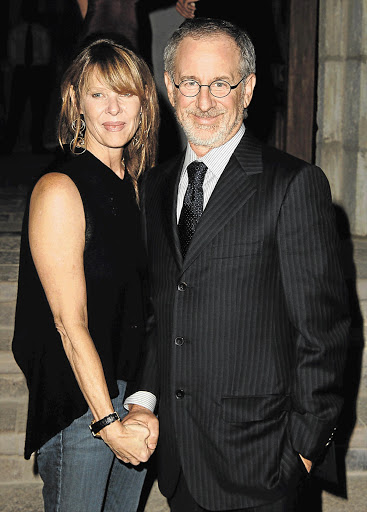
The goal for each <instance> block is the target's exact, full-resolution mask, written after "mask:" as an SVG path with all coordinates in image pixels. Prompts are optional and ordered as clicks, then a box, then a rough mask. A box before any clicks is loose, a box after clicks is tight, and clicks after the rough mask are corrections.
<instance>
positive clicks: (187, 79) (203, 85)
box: [172, 75, 250, 98]
mask: <svg viewBox="0 0 367 512" xmlns="http://www.w3.org/2000/svg"><path fill="white" fill-rule="evenodd" d="M245 78H246V75H245V76H243V77H242V78H241V80H240V81H239V82H238V83H237V84H236V85H231V84H230V83H229V82H227V80H220V79H217V80H213V81H212V82H211V83H210V84H209V85H208V84H199V82H198V81H197V80H194V79H190V78H185V80H181V82H180V83H179V84H178V85H177V84H176V82H175V81H174V79H173V78H172V82H173V85H174V86H175V87H176V88H177V89H178V90H179V91H180V93H181V94H182V96H185V98H195V97H196V96H197V95H198V94H199V93H200V91H201V88H202V87H208V88H209V92H210V94H211V95H212V96H214V98H226V97H227V96H228V95H229V94H230V93H231V91H232V90H233V89H236V87H238V86H239V85H240V83H241V82H242V81H243V80H244V79H245ZM249 79H250V77H249ZM184 82H195V83H197V84H198V86H199V90H198V92H197V93H196V94H194V95H193V96H187V95H186V94H184V93H183V92H182V91H181V89H180V85H181V84H183V83H184ZM215 82H225V83H226V84H228V85H229V91H228V93H227V94H226V95H225V96H216V95H215V94H213V93H212V91H211V89H210V87H211V86H212V85H213V84H215ZM247 82H248V80H247ZM247 82H246V83H245V85H246V84H247Z"/></svg>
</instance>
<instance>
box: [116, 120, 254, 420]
mask: <svg viewBox="0 0 367 512" xmlns="http://www.w3.org/2000/svg"><path fill="white" fill-rule="evenodd" d="M244 133H245V126H244V125H243V124H242V125H241V127H240V129H239V130H238V132H237V133H236V134H235V135H234V136H233V137H232V138H231V139H230V140H229V141H227V142H226V143H225V144H223V145H222V146H219V147H218V148H213V149H211V150H210V151H209V152H208V153H207V154H206V155H204V156H203V157H202V158H198V156H197V155H196V153H195V152H194V151H193V149H192V148H191V146H190V144H189V143H188V144H187V147H186V155H185V160H184V163H183V166H182V172H181V178H180V182H179V184H178V193H177V223H178V221H179V218H180V214H181V210H182V205H183V200H184V196H185V193H186V189H187V186H188V184H189V177H188V174H187V166H188V165H189V164H191V163H192V162H194V161H195V160H197V161H199V162H203V163H204V164H205V165H206V166H207V168H208V170H207V171H206V173H205V178H204V183H203V192H204V203H203V210H205V207H206V205H207V204H208V201H209V199H210V196H211V195H212V192H213V190H214V188H215V186H216V184H217V183H218V180H219V178H220V177H221V175H222V173H223V171H224V169H225V167H226V165H227V164H228V162H229V159H230V158H231V156H232V154H233V153H234V151H235V149H236V147H237V146H238V144H239V142H240V140H241V139H242V137H243V135H244ZM156 403H157V399H156V397H155V395H153V393H150V392H149V391H137V392H136V393H134V394H132V395H130V396H129V397H127V398H126V400H125V402H124V407H125V409H129V404H137V405H142V406H143V407H146V408H147V409H149V410H151V411H152V412H154V409H155V406H156Z"/></svg>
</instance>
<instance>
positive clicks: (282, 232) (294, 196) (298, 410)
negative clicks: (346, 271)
mask: <svg viewBox="0 0 367 512" xmlns="http://www.w3.org/2000/svg"><path fill="white" fill-rule="evenodd" d="M277 244H278V251H279V260H280V270H281V279H282V284H283V288H284V294H285V298H286V304H287V308H288V314H289V318H290V321H291V323H292V324H293V326H294V328H295V332H296V333H297V334H296V338H295V343H296V347H295V348H296V367H295V371H294V381H293V396H292V399H293V411H292V413H291V416H290V435H291V440H292V444H293V448H294V449H295V450H296V451H297V452H298V453H300V454H301V455H303V456H304V457H306V458H307V459H310V460H313V461H315V460H316V459H317V458H318V456H319V455H320V454H321V453H322V452H323V449H324V447H325V445H326V443H327V442H328V440H329V438H330V437H332V432H333V430H334V428H335V426H336V423H337V419H338V415H339V413H340V410H341V406H342V397H341V389H342V384H343V383H342V376H343V369H344V363H345V357H346V349H347V335H348V328H349V315H348V306H347V292H346V289H345V280H344V277H343V274H342V270H341V265H340V261H339V239H338V235H337V232H336V225H335V217H334V208H333V205H332V201H331V194H330V189H329V184H328V181H327V179H326V177H325V175H324V174H323V172H322V171H321V170H320V169H319V168H317V167H312V166H305V167H304V168H303V169H302V170H301V171H300V172H298V173H297V174H296V176H295V177H294V178H293V180H292V181H291V182H290V184H289V186H288V189H287V193H286V195H285V198H284V201H283V204H282V207H281V211H280V215H279V219H278V230H277Z"/></svg>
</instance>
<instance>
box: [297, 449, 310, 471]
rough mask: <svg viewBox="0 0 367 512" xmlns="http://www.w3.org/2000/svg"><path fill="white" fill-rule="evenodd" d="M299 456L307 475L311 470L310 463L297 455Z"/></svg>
mask: <svg viewBox="0 0 367 512" xmlns="http://www.w3.org/2000/svg"><path fill="white" fill-rule="evenodd" d="M299 456H300V457H301V460H302V462H303V464H304V465H305V468H306V469H307V471H308V473H309V472H310V471H311V468H312V462H311V461H310V460H308V459H305V458H304V457H302V455H301V454H299Z"/></svg>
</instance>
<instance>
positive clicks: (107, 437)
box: [100, 421, 151, 466]
mask: <svg viewBox="0 0 367 512" xmlns="http://www.w3.org/2000/svg"><path fill="white" fill-rule="evenodd" d="M100 434H101V437H102V439H103V441H104V442H105V443H106V444H107V445H108V446H109V448H110V449H111V450H112V451H113V453H114V454H115V455H116V457H117V458H118V459H120V460H122V461H123V462H126V463H130V464H133V465H134V466H137V465H138V464H140V462H146V461H147V460H148V459H149V457H150V456H151V451H150V450H149V448H148V439H149V436H150V431H149V429H148V428H147V427H146V426H145V425H143V424H138V423H135V424H130V425H123V424H122V422H120V421H115V422H114V423H111V424H110V425H107V427H105V428H103V429H102V430H101V431H100Z"/></svg>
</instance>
